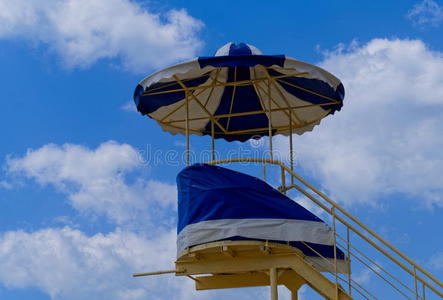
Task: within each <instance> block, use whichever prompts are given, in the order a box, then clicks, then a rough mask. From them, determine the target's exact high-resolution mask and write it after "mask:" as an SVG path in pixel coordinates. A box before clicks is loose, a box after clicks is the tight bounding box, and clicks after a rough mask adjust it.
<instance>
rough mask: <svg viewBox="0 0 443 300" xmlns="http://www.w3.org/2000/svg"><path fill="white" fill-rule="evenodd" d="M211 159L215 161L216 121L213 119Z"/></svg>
mask: <svg viewBox="0 0 443 300" xmlns="http://www.w3.org/2000/svg"><path fill="white" fill-rule="evenodd" d="M211 157H212V160H215V142H214V120H212V119H211Z"/></svg>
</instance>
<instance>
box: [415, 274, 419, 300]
mask: <svg viewBox="0 0 443 300" xmlns="http://www.w3.org/2000/svg"><path fill="white" fill-rule="evenodd" d="M414 288H415V299H417V300H418V299H419V298H420V297H419V296H418V283H417V269H416V268H415V267H414Z"/></svg>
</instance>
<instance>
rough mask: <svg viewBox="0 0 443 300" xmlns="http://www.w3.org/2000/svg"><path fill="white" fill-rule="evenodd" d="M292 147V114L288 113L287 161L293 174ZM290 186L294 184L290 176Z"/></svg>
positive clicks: (292, 177)
mask: <svg viewBox="0 0 443 300" xmlns="http://www.w3.org/2000/svg"><path fill="white" fill-rule="evenodd" d="M292 147H293V146H292V112H291V111H289V155H290V157H289V161H290V163H291V171H292V172H294V149H293V148H292ZM291 184H294V176H292V175H291Z"/></svg>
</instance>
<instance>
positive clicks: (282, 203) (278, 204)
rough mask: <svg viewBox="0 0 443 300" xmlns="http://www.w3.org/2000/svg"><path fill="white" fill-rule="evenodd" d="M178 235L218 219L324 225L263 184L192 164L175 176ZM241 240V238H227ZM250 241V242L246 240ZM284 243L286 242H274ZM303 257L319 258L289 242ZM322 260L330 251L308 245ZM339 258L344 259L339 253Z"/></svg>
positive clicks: (330, 248) (234, 174) (246, 177)
mask: <svg viewBox="0 0 443 300" xmlns="http://www.w3.org/2000/svg"><path fill="white" fill-rule="evenodd" d="M177 187H178V224H177V233H180V232H181V231H182V230H183V228H185V227H186V226H187V225H189V224H194V223H198V222H201V221H207V220H218V219H248V218H251V219H257V218H258V219H262V218H272V219H295V220H307V221H316V222H323V221H322V220H321V219H320V218H318V217H317V216H315V215H314V214H312V213H311V212H310V211H308V210H307V209H305V208H304V207H302V206H300V205H299V204H297V203H296V202H294V201H293V200H291V199H289V198H288V197H286V196H285V195H283V194H282V193H280V192H279V191H277V190H276V189H274V188H272V187H271V186H270V185H268V184H267V183H265V182H264V181H262V180H260V179H258V178H256V177H253V176H250V175H246V174H243V173H239V172H236V171H232V170H229V169H226V168H222V167H218V166H213V165H207V164H195V165H192V166H189V167H187V168H185V169H184V170H182V171H181V172H180V173H179V174H178V176H177ZM229 239H230V240H242V239H245V238H244V237H238V236H236V237H230V238H229ZM249 240H250V239H249ZM274 242H282V243H285V244H286V243H287V242H288V241H274ZM290 244H292V245H293V246H295V247H297V248H299V249H300V250H302V251H303V252H304V253H305V254H306V255H309V256H318V255H317V254H315V252H313V251H312V250H310V249H309V248H308V247H306V246H304V245H303V244H302V243H300V242H299V241H292V242H290ZM310 246H311V247H313V248H314V249H315V250H316V251H318V252H319V253H321V254H322V255H324V256H325V257H328V258H331V257H333V247H331V246H328V245H319V244H312V243H311V244H310ZM338 252H339V253H338V258H339V259H341V258H343V257H344V255H343V252H341V251H338Z"/></svg>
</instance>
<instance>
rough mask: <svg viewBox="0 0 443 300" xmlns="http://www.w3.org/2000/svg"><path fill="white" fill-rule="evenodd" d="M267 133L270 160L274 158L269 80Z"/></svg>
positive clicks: (269, 84)
mask: <svg viewBox="0 0 443 300" xmlns="http://www.w3.org/2000/svg"><path fill="white" fill-rule="evenodd" d="M268 106H269V107H268V110H269V116H268V135H269V155H270V158H271V160H272V159H274V155H273V153H272V108H271V81H270V80H269V81H268Z"/></svg>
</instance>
